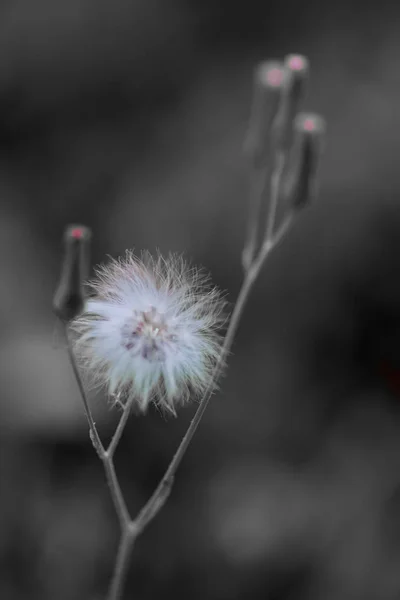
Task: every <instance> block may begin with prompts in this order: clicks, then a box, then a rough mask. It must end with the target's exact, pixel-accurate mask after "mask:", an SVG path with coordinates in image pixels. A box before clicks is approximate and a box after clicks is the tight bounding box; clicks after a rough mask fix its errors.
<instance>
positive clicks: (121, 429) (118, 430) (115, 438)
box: [107, 396, 133, 458]
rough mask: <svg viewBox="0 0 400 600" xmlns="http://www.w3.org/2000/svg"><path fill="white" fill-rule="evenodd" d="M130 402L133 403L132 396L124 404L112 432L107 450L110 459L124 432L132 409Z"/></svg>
mask: <svg viewBox="0 0 400 600" xmlns="http://www.w3.org/2000/svg"><path fill="white" fill-rule="evenodd" d="M132 402H133V396H131V397H130V398H129V400H128V402H127V404H126V406H124V410H123V413H122V416H121V418H120V420H119V422H118V425H117V428H116V430H115V432H114V435H113V437H112V439H111V442H110V444H109V446H108V448H107V454H108V455H109V456H110V457H111V458H112V457H113V456H114V453H115V449H116V447H117V446H118V444H119V441H120V439H121V436H122V434H123V432H124V429H125V425H126V422H127V421H128V418H129V415H130V412H131V408H132Z"/></svg>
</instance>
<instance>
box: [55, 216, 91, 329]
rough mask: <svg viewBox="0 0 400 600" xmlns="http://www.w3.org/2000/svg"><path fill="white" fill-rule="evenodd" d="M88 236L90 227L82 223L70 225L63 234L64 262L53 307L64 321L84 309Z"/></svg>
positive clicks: (72, 317)
mask: <svg viewBox="0 0 400 600" xmlns="http://www.w3.org/2000/svg"><path fill="white" fill-rule="evenodd" d="M90 238H91V232H90V229H88V228H87V227H84V226H83V225H70V226H69V227H67V229H66V231H65V234H64V244H65V254H64V263H63V266H62V273H61V280H60V283H59V286H58V289H57V291H56V293H55V295H54V300H53V309H54V312H55V313H56V315H57V316H58V317H59V318H60V319H61V320H62V321H65V322H68V321H71V320H72V319H74V318H75V317H77V316H78V315H79V314H80V313H81V312H82V311H83V309H84V305H85V294H84V281H85V280H86V279H87V277H88V272H89V247H90Z"/></svg>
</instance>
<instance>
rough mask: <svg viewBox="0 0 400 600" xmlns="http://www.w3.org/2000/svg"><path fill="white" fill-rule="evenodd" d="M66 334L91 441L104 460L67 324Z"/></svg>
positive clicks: (102, 447)
mask: <svg viewBox="0 0 400 600" xmlns="http://www.w3.org/2000/svg"><path fill="white" fill-rule="evenodd" d="M64 327H65V329H64V332H65V338H66V341H67V350H68V356H69V361H70V363H71V367H72V370H73V372H74V375H75V379H76V383H77V385H78V388H79V392H80V394H81V397H82V401H83V407H84V409H85V413H86V418H87V420H88V423H89V432H90V439H91V440H92V443H93V446H94V447H95V450H96V452H97V454H98V455H99V457H100V458H102V456H103V454H104V446H103V443H102V441H101V439H100V436H99V434H98V432H97V429H96V424H95V422H94V420H93V416H92V413H91V410H90V407H89V402H88V399H87V396H86V392H85V388H84V385H83V381H82V378H81V375H80V373H79V369H78V365H77V363H76V360H75V355H74V351H73V349H72V343H71V338H70V335H69V331H68V325H67V324H66V323H65V324H64Z"/></svg>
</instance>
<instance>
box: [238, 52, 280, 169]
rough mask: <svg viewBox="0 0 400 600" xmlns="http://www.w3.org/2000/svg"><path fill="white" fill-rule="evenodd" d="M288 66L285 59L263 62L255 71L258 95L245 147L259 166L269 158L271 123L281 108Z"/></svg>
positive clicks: (255, 89)
mask: <svg viewBox="0 0 400 600" xmlns="http://www.w3.org/2000/svg"><path fill="white" fill-rule="evenodd" d="M283 80H284V70H283V65H282V63H281V62H278V61H273V60H269V61H264V62H261V63H260V64H259V65H258V66H257V67H256V69H255V72H254V96H253V106H252V110H251V115H250V124H249V130H248V133H247V138H246V141H245V151H246V152H247V153H248V154H249V156H250V158H251V160H252V161H253V162H254V164H255V165H256V166H262V164H263V163H265V162H266V160H267V158H268V154H269V149H270V136H271V127H272V123H273V121H274V118H275V116H276V113H277V111H278V108H279V104H280V100H281V96H282V86H283Z"/></svg>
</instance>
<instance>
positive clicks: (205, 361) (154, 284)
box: [72, 251, 225, 413]
mask: <svg viewBox="0 0 400 600" xmlns="http://www.w3.org/2000/svg"><path fill="white" fill-rule="evenodd" d="M89 286H90V290H91V292H92V294H91V297H90V299H89V300H88V301H87V303H86V307H85V312H84V313H83V314H82V315H81V316H80V317H79V318H78V319H76V320H75V321H74V322H73V324H72V328H73V330H74V332H75V334H76V341H75V351H76V353H77V356H78V359H79V360H80V364H81V366H82V368H84V369H85V370H86V372H87V373H88V374H89V375H91V376H92V380H93V381H94V382H95V383H96V384H100V385H105V386H106V387H107V390H108V392H109V394H110V395H111V396H115V397H118V398H121V399H122V401H123V402H127V401H130V400H133V401H134V403H135V405H136V406H137V407H138V408H139V409H140V410H142V411H145V410H146V409H147V407H148V405H149V403H150V401H151V400H154V401H155V402H156V403H157V404H158V405H159V406H160V407H162V408H166V409H169V410H170V411H171V412H173V413H174V412H175V406H176V405H177V404H181V403H183V402H184V401H185V400H187V399H188V397H189V396H190V395H191V394H194V395H199V394H201V393H202V392H204V391H205V390H206V389H207V388H208V386H209V385H210V384H211V377H212V371H213V368H214V366H215V364H216V362H217V360H218V359H219V356H220V351H221V337H220V335H219V334H218V328H219V327H220V326H221V325H222V323H223V320H224V319H223V317H222V314H223V307H224V304H225V303H224V302H223V300H222V299H221V295H220V293H219V292H218V291H217V289H216V288H213V287H212V286H211V285H210V283H209V278H208V276H207V275H205V274H204V273H203V272H202V271H199V270H198V269H194V268H189V267H188V265H187V264H186V262H185V261H184V260H183V258H181V257H180V256H177V255H174V254H170V255H169V256H168V257H167V258H163V257H162V256H160V255H158V256H157V257H156V258H153V257H152V256H151V255H150V254H149V253H147V252H146V253H143V254H142V256H141V259H138V258H137V257H135V256H134V255H133V253H132V252H129V251H128V252H127V253H126V256H125V257H124V258H121V259H120V260H111V262H110V263H109V264H107V265H104V266H102V267H100V268H99V269H98V270H97V278H96V279H95V280H93V281H92V282H91V283H90V284H89Z"/></svg>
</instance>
